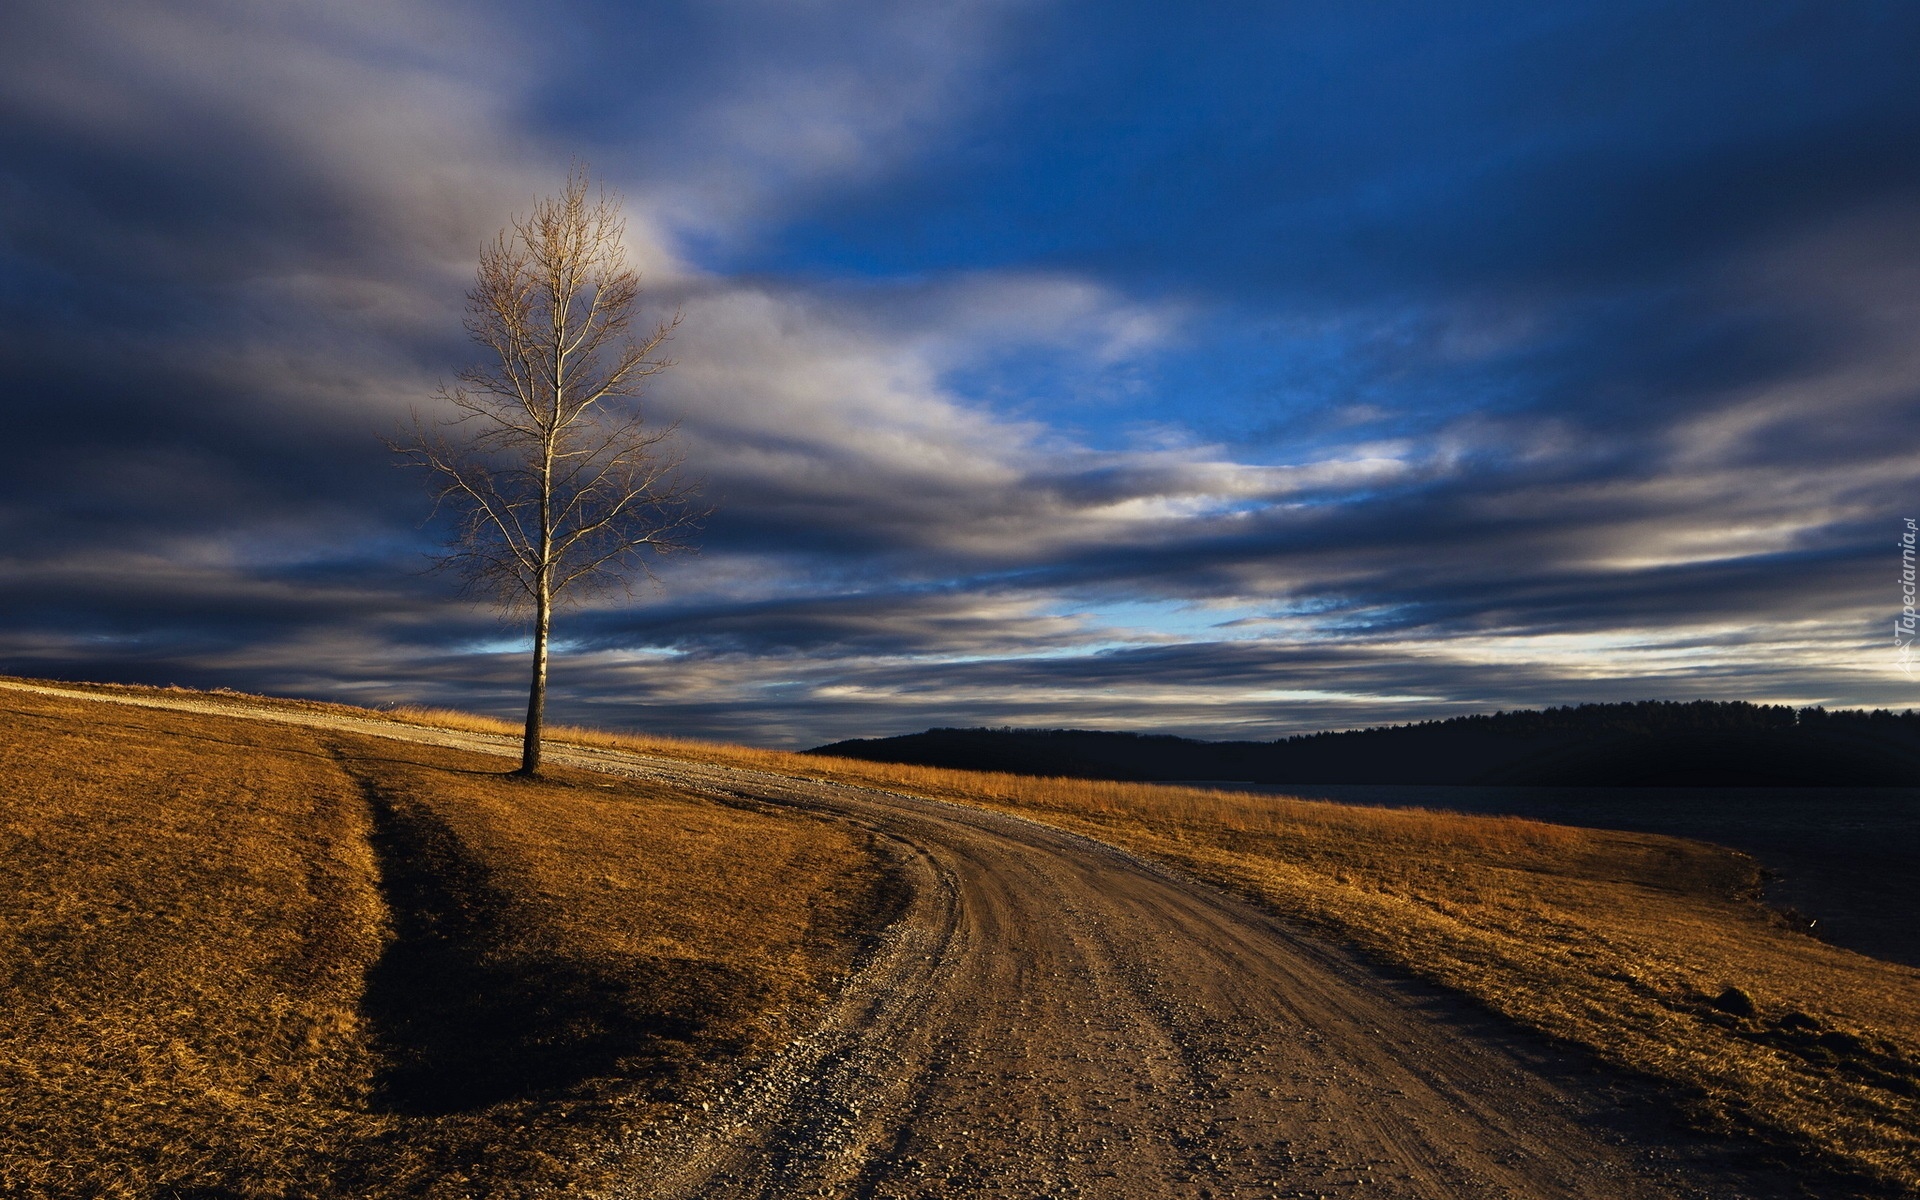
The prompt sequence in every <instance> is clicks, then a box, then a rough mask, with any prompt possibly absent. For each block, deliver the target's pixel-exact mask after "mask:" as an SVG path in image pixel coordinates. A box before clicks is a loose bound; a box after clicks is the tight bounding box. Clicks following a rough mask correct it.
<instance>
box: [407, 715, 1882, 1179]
mask: <svg viewBox="0 0 1920 1200" xmlns="http://www.w3.org/2000/svg"><path fill="white" fill-rule="evenodd" d="M393 715H395V716H396V717H402V718H404V719H409V720H420V721H426V722H438V723H445V724H453V725H460V726H462V727H465V728H471V729H475V730H491V731H495V732H503V731H509V730H510V729H511V728H512V727H511V726H508V725H504V724H502V723H499V722H490V721H488V720H487V719H486V718H476V717H472V716H470V715H466V714H455V713H449V712H445V711H437V710H428V709H414V710H396V711H395V713H394V714H393ZM557 736H559V737H563V738H566V739H569V740H574V741H578V742H580V743H583V744H593V745H602V746H610V747H612V746H618V747H623V748H627V749H632V750H637V751H641V752H644V753H649V754H657V755H661V756H665V757H681V758H689V759H695V760H698V761H707V762H726V763H732V764H734V765H738V766H742V767H749V768H752V769H756V770H765V771H775V772H779V773H783V774H790V775H796V776H801V777H805V778H814V779H828V780H833V781H836V782H841V783H848V784H854V785H858V786H864V787H873V788H880V789H885V790H890V791H897V792H903V793H909V794H913V795H918V796H926V797H931V798H935V799H943V800H950V801H953V802H956V803H961V804H970V805H979V806H983V807H987V808H993V809H998V810H1000V811H1003V812H1010V813H1015V814H1018V815H1020V816H1024V817H1028V818H1031V819H1034V820H1040V821H1045V822H1048V823H1050V824H1054V825H1058V826H1061V827H1063V828H1066V829H1071V830H1073V831H1075V832H1078V833H1082V834H1085V835H1087V836H1089V837H1094V838H1097V839H1099V840H1102V841H1106V842H1109V843H1112V844H1114V845H1118V846H1122V847H1124V848H1126V849H1128V850H1131V851H1133V852H1135V853H1138V854H1141V855H1144V856H1146V857H1149V858H1152V859H1156V860H1159V861H1161V862H1164V863H1168V864H1171V865H1173V866H1176V867H1179V868H1181V869H1184V870H1186V871H1189V872H1191V873H1192V874H1194V875H1197V876H1199V877H1201V878H1204V879H1207V880H1209V881H1211V882H1214V883H1216V884H1218V885H1220V886H1222V887H1225V888H1228V889H1230V890H1232V891H1235V892H1237V893H1239V894H1241V895H1243V896H1245V897H1247V898H1249V899H1251V900H1253V901H1254V902H1256V903H1259V904H1261V905H1263V906H1265V907H1266V908H1268V909H1269V910H1270V911H1272V912H1274V913H1275V914H1277V915H1278V916H1280V917H1281V918H1283V919H1285V920H1288V921H1290V922H1294V923H1296V924H1298V925H1301V926H1304V927H1307V928H1310V929H1313V930H1316V931H1318V932H1319V933H1321V934H1323V935H1324V936H1327V937H1329V938H1331V939H1333V940H1335V941H1337V942H1340V943H1342V944H1346V945H1350V946H1352V947H1354V948H1356V949H1358V950H1359V951H1361V952H1362V953H1363V954H1365V955H1367V956H1368V957H1370V958H1371V959H1373V960H1374V961H1376V962H1378V963H1381V964H1384V965H1386V966H1388V967H1391V968H1393V969H1395V970H1399V971H1404V972H1406V973H1408V974H1410V975H1413V976H1416V977H1419V978H1421V979H1425V980H1428V981H1430V982H1433V983H1437V984H1440V985H1442V986H1444V987H1447V988H1450V989H1453V990H1455V991H1458V992H1460V993H1463V994H1465V995H1467V996H1470V997H1472V998H1474V999H1475V1000H1477V1001H1479V1002H1480V1003H1481V1004H1483V1005H1485V1006H1486V1007H1487V1008H1488V1009H1490V1010H1492V1011H1493V1012H1496V1013H1498V1014H1500V1015H1502V1016H1504V1017H1506V1018H1509V1019H1511V1020H1513V1021H1515V1022H1518V1023H1519V1024H1521V1025H1523V1026H1526V1027H1528V1028H1531V1029H1534V1030H1538V1031H1540V1032H1543V1033H1546V1034H1548V1035H1550V1036H1551V1037H1553V1038H1556V1039H1559V1040H1561V1041H1563V1042H1566V1043H1570V1044H1572V1045H1575V1046H1578V1047H1581V1048H1583V1049H1584V1050H1586V1051H1588V1052H1591V1053H1592V1054H1593V1055H1594V1056H1595V1057H1597V1058H1598V1059H1599V1060H1601V1061H1602V1062H1605V1063H1607V1064H1610V1065H1612V1066H1614V1067H1616V1068H1622V1069H1625V1070H1628V1071H1630V1072H1633V1073H1635V1074H1637V1075H1641V1076H1645V1077H1648V1078H1651V1079H1654V1080H1657V1081H1659V1082H1660V1083H1661V1084H1663V1085H1664V1086H1665V1088H1666V1090H1667V1091H1668V1092H1669V1093H1670V1094H1671V1095H1672V1096H1673V1097H1674V1098H1675V1100H1676V1103H1677V1104H1678V1105H1679V1106H1680V1108H1681V1110H1682V1111H1683V1112H1684V1113H1685V1114H1686V1115H1687V1117H1688V1118H1689V1119H1690V1120H1691V1121H1693V1122H1694V1123H1696V1124H1697V1125H1698V1126H1700V1127H1701V1128H1703V1129H1706V1130H1709V1131H1712V1132H1716V1133H1730V1134H1734V1135H1737V1136H1742V1137H1746V1138H1750V1139H1753V1141H1754V1142H1755V1143H1756V1144H1758V1145H1760V1146H1764V1147H1768V1148H1770V1150H1771V1152H1773V1153H1777V1154H1778V1155H1780V1156H1781V1157H1782V1158H1783V1159H1784V1160H1786V1161H1789V1162H1797V1163H1800V1164H1802V1165H1805V1164H1809V1163H1811V1164H1814V1165H1816V1166H1817V1167H1819V1168H1821V1169H1826V1170H1831V1171H1833V1172H1836V1173H1838V1174H1839V1175H1842V1176H1847V1177H1854V1178H1858V1179H1860V1180H1862V1181H1866V1182H1869V1183H1870V1184H1871V1185H1873V1186H1878V1187H1884V1188H1887V1189H1891V1190H1892V1191H1893V1192H1894V1193H1896V1194H1920V970H1916V969H1914V968H1913V967H1910V966H1906V965H1903V964H1899V963H1892V962H1886V961H1882V960H1879V959H1874V958H1870V957H1867V956H1865V955H1861V954H1858V953H1854V952H1852V951H1849V950H1845V949H1841V948H1839V947H1836V946H1832V945H1828V944H1826V943H1824V942H1821V941H1819V940H1816V939H1815V938H1813V937H1811V936H1808V934H1807V933H1806V932H1804V930H1803V928H1802V927H1801V925H1800V923H1799V922H1796V921H1792V920H1789V919H1788V918H1787V917H1786V916H1784V915H1783V914H1781V913H1780V912H1778V911H1776V910H1774V909H1772V908H1770V907H1769V906H1767V905H1766V904H1765V903H1764V900H1763V885H1764V882H1765V876H1764V872H1763V871H1762V869H1761V867H1760V865H1759V863H1757V862H1756V861H1755V860H1754V859H1753V858H1751V857H1749V856H1748V855H1745V854H1742V853H1740V852H1738V851H1734V850H1730V849H1727V848H1724V847H1721V846H1717V845H1712V844H1709V843H1705V842H1700V841H1693V840H1689V839H1684V838H1677V837H1671V836H1664V835H1660V834H1654V833H1644V832H1631V831H1619V830H1603V829H1589V828H1580V827H1574V826H1567V825H1555V824H1549V823H1546V822H1542V821H1536V820H1530V819H1525V818H1520V817H1511V816H1484V815H1472V814H1464V813H1455V812H1447V811H1435V810H1424V809H1407V808H1380V807H1365V806H1355V805H1345V804H1338V803H1332V802H1327V801H1314V800H1302V799H1297V798H1289V797H1284V796H1273V795H1265V794H1249V793H1233V792H1222V791H1216V790H1202V789H1194V788H1181V787H1170V786H1165V785H1156V784H1132V783H1118V782H1107V781H1099V780H1081V779H1059V778H1053V779H1047V778H1035V777H1031V776H1022V775H1004V774H989V773H983V772H972V771H958V770H947V769H942V768H932V767H916V766H907V765H900V764H886V763H873V762H867V761H864V760H857V759H833V758H823V757H817V756H813V755H801V754H791V753H785V752H781V751H772V750H764V749H756V748H752V747H743V746H723V745H716V744H711V743H703V742H688V741H681V740H675V739H665V738H651V737H642V736H630V735H618V734H609V733H606V732H604V731H594V730H584V729H573V730H565V731H561V732H559V733H558V734H557Z"/></svg>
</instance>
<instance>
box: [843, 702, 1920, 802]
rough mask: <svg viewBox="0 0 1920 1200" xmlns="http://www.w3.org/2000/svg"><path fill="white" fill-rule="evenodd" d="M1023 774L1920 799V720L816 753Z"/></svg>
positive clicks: (944, 743) (1844, 718) (1611, 710)
mask: <svg viewBox="0 0 1920 1200" xmlns="http://www.w3.org/2000/svg"><path fill="white" fill-rule="evenodd" d="M808 753H811V754H819V755H828V756H835V757H842V758H861V759H866V760H868V761H871V762H895V763H912V764H917V765H920V766H931V767H949V768H954V769H959V770H980V771H1004V772H1007V773H1009V774H1016V775H1040V776H1054V775H1057V776H1066V777H1071V778H1081V779H1114V780H1135V781H1154V780H1239V781H1244V782H1249V783H1262V784H1333V783H1365V784H1477V785H1529V786H1550V787H1641V786H1646V787H1882V786H1916V785H1920V714H1915V713H1913V712H1911V711H1909V712H1905V713H1890V712H1884V711H1879V712H1851V711H1841V712H1827V711H1826V710H1824V709H1818V708H1805V709H1797V710H1796V709H1792V708H1787V707H1784V706H1764V705H1755V704H1746V703H1741V702H1729V703H1718V702H1713V701H1705V700H1701V701H1694V702H1691V703H1677V702H1670V701H1643V702H1640V703H1634V704H1583V705H1579V706H1576V707H1567V708H1550V709H1546V710H1544V711H1523V712H1503V713H1494V714H1492V715H1488V716H1467V717H1454V718H1451V719H1449V720H1445V721H1426V722H1421V723H1419V724H1415V725H1400V726H1391V727H1381V728H1374V729H1361V730H1351V731H1346V732H1330V733H1315V734H1306V735H1302V736H1296V737H1289V738H1283V739H1280V740H1278V741H1273V742H1206V741H1197V740H1193V739H1189V738H1180V737H1172V736H1167V735H1150V734H1136V733H1103V732H1095V731H1090V730H1072V729H931V730H928V731H926V732H925V733H916V734H907V735H904V736H900V737H889V738H872V739H854V740H851V741H843V742H835V743H833V744H831V745H826V746H820V747H818V748H816V749H814V750H811V751H808Z"/></svg>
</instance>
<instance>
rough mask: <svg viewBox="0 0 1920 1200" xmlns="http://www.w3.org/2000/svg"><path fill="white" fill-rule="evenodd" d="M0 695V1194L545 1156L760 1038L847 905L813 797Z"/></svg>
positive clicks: (571, 1156) (856, 899) (470, 1189)
mask: <svg viewBox="0 0 1920 1200" xmlns="http://www.w3.org/2000/svg"><path fill="white" fill-rule="evenodd" d="M0 705H3V706H4V708H5V710H6V714H5V718H4V724H0V786H3V787H4V789H5V794H6V796H7V798H8V802H9V803H8V810H7V814H6V816H5V818H4V820H0V1094H4V1095H5V1097H6V1103H5V1105H4V1106H3V1107H0V1194H5V1195H9V1196H31V1197H55V1196H58V1197H68V1196H80V1195H86V1196H111V1197H163V1196H167V1197H171V1196H196V1197H200V1198H202V1200H212V1198H214V1197H243V1196H244V1197H295V1196H298V1197H309V1196H332V1195H341V1196H349V1195H350V1196H356V1197H360V1196H368V1197H371V1196H402V1195H409V1196H413V1195H417V1196H467V1195H487V1196H510V1195H522V1194H532V1193H534V1192H538V1191H540V1190H541V1189H542V1188H553V1187H559V1186H562V1185H568V1184H570V1185H579V1184H582V1183H583V1182H586V1181H587V1180H588V1179H589V1178H590V1177H591V1175H592V1170H591V1169H590V1168H589V1167H587V1166H586V1165H584V1164H585V1161H586V1159H585V1157H584V1150H585V1147H586V1146H587V1145H588V1144H589V1142H590V1141H592V1140H593V1139H595V1138H601V1139H603V1138H604V1136H605V1134H606V1133H607V1131H608V1130H610V1129H612V1128H615V1127H619V1126H622V1125H625V1124H629V1123H633V1122H639V1121H644V1120H645V1119H647V1117H648V1114H649V1113H651V1112H652V1111H654V1109H655V1108H656V1107H657V1106H658V1105H659V1104H661V1103H663V1102H665V1101H666V1100H668V1099H670V1098H671V1097H672V1096H674V1095H675V1094H677V1093H678V1092H680V1091H682V1090H683V1089H684V1088H686V1087H687V1086H688V1085H690V1084H692V1083H694V1082H696V1081H697V1080H698V1079H699V1078H700V1077H701V1076H702V1074H703V1073H704V1072H707V1071H710V1070H711V1069H712V1065H713V1064H714V1063H716V1062H719V1061H722V1060H724V1059H725V1058H726V1056H728V1055H730V1054H735V1053H738V1052H741V1051H743V1050H745V1049H747V1048H749V1047H753V1046H758V1045H764V1044H767V1043H769V1042H771V1041H775V1040H778V1039H779V1038H780V1037H781V1036H782V1032H783V1029H784V1028H785V1025H786V1024H787V1023H788V1022H790V1021H791V1020H792V1018H793V1016H794V1015H795V1013H796V1012H798V1011H803V1010H804V1009H806V1008H807V1007H808V1006H809V1005H811V1004H813V1003H815V1002H816V1001H817V1000H818V998H819V997H820V994H821V989H822V987H823V986H824V981H825V980H826V979H827V978H829V977H831V976H833V975H837V974H839V973H842V972H844V971H845V970H846V969H847V967H848V964H849V961H850V959H851V956H852V954H853V953H854V950H855V947H856V945H857V944H858V941H859V937H860V934H861V932H862V923H863V922H865V921H867V920H868V919H869V917H870V913H869V912H868V910H867V908H866V904H867V902H868V900H869V899H870V897H871V895H872V892H873V886H874V884H875V882H876V881H875V879H874V877H873V874H872V871H871V868H870V866H869V865H868V864H869V861H870V856H869V855H868V853H867V851H866V848H865V847H864V846H862V845H861V844H859V843H858V842H857V841H856V839H855V837H854V836H853V835H851V834H849V833H847V832H846V831H844V830H842V829H839V828H837V827H834V826H831V825H827V824H824V823H821V822H817V821H812V820H808V819H802V818H796V817H792V816H785V815H770V814H762V813H756V812H747V811H742V810H738V809H733V808H727V807H722V806H719V805H716V804H713V803H710V802H708V801H705V800H702V799H699V798H696V797H691V796H685V795H677V794H674V793H673V792H671V791H669V790H665V789H662V788H660V787H657V786H648V785H642V784H638V783H632V782H626V781H612V780H609V779H607V778H606V777H603V776H594V775H586V774H583V773H570V772H556V773H554V775H553V777H552V778H551V779H549V780H546V781H543V782H540V783H536V784H528V783H521V782H517V781H513V780H510V779H507V778H505V777H503V776H502V775H501V774H500V772H501V770H502V764H501V763H500V762H499V760H497V759H491V758H480V757H477V756H470V755H463V754H458V753H454V752H449V751H439V750H433V749H430V748H421V747H413V746H407V745H404V744H402V743H398V742H394V741H391V740H388V739H371V738H352V737H344V736H337V735H328V734H323V733H319V732H316V731H310V730H303V729H299V728H294V727H287V726H276V725H271V724H263V723H260V722H253V721H245V720H234V719H227V718H220V717H207V716H200V715H192V714H182V713H172V712H162V711H153V710H141V709H128V708H119V707H117V706H115V707H111V708H103V707H102V706H99V705H95V704H88V703H85V702H70V701H64V700H57V699H51V698H45V697H39V696H31V695H25V694H21V693H11V692H10V693H7V694H6V695H5V697H4V698H3V699H0ZM742 897H751V898H752V902H751V903H742V901H741V898H742Z"/></svg>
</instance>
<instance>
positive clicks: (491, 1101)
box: [361, 779, 751, 1116]
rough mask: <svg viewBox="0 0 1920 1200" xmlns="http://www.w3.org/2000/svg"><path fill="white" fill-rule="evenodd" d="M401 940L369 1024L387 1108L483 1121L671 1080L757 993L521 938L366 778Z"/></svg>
mask: <svg viewBox="0 0 1920 1200" xmlns="http://www.w3.org/2000/svg"><path fill="white" fill-rule="evenodd" d="M361 785H362V788H363V790H364V791H365V792H366V795H367V799H368V802H369V805H370V807H371V809H372V813H373V826H374V828H373V839H372V840H373V845H374V848H375V851H376V853H377V854H378V856H379V862H380V872H381V879H382V889H383V891H384V893H385V898H386V901H387V905H388V908H389V910H390V912H391V919H392V922H393V938H392V941H391V942H390V943H389V944H388V946H387V949H386V951H385V953H384V954H383V955H382V957H381V959H380V961H379V962H378V963H377V964H376V965H375V966H374V967H373V969H372V970H371V971H370V972H369V973H368V976H367V987H366V992H365V995H364V997H363V999H362V1012H363V1015H364V1016H365V1017H366V1018H367V1020H368V1022H369V1025H370V1027H371V1029H372V1032H373V1038H374V1042H375V1044H376V1046H377V1047H378V1048H379V1050H380V1051H381V1054H382V1057H383V1060H384V1064H385V1065H384V1068H383V1069H382V1070H381V1071H380V1073H379V1075H378V1077H377V1078H376V1081H375V1090H374V1095H373V1097H372V1101H373V1107H374V1108H375V1109H376V1110H378V1111H386V1112H393V1113H402V1114H409V1115H421V1116H427V1115H445V1114H450V1113H460V1112H471V1111H474V1110H477V1109H482V1108H487V1107H489V1106H492V1105H495V1104H499V1103H502V1102H506V1101H512V1100H521V1099H529V1098H533V1097H537V1096H541V1095H550V1094H554V1093H558V1092H564V1091H567V1090H570V1089H573V1088H576V1087H578V1086H579V1085H581V1084H582V1083H584V1082H586V1081H588V1080H591V1079H595V1078H601V1077H607V1076H612V1075H619V1076H623V1077H625V1078H627V1079H635V1078H639V1079H647V1078H651V1079H653V1080H655V1081H656V1082H661V1083H664V1082H666V1081H668V1080H669V1079H670V1078H671V1077H673V1076H674V1075H676V1074H679V1073H680V1072H681V1071H683V1070H684V1069H685V1068H686V1066H687V1065H688V1064H689V1063H690V1062H692V1061H693V1060H694V1059H695V1058H696V1055H695V1053H694V1047H693V1045H692V1044H693V1043H694V1042H695V1041H696V1040H701V1041H706V1040H710V1039H709V1038H707V1037H706V1036H704V1035H708V1034H710V1032H711V1030H710V1026H711V1024H712V1017H713V1014H714V1012H715V1009H716V1002H718V1001H721V1000H722V998H732V997H737V996H738V995H739V992H740V990H741V989H742V988H743V987H750V986H751V984H750V983H749V981H747V980H745V979H744V978H742V977H739V976H737V975H736V974H735V973H734V972H730V971H726V970H724V969H721V968H718V967H716V966H714V965H713V964H708V963H699V962H688V961H685V960H669V961H667V962H665V963H657V962H648V961H645V960H630V961H629V962H625V963H621V964H619V970H618V972H617V973H616V972H615V971H613V970H611V969H609V968H608V967H606V966H602V965H596V964H594V963H588V962H581V961H577V960H572V959H569V958H566V957H564V956H562V955H559V954H556V953H553V952H551V951H548V950H542V949H539V948H537V947H536V948H529V947H528V945H527V943H526V940H524V939H514V938H513V937H512V931H513V929H514V924H515V913H514V911H513V909H514V902H513V900H512V898H511V896H510V895H509V894H508V893H506V892H505V891H503V890H502V889H501V888H500V887H499V886H498V885H497V883H496V882H495V880H494V879H493V878H492V876H491V873H490V872H489V871H488V869H487V868H486V866H485V864H484V863H482V862H480V861H479V860H478V859H477V858H475V857H474V856H473V855H472V854H471V853H470V852H469V850H468V849H467V847H465V846H464V845H463V844H462V843H461V841H460V839H459V837H458V835H457V834H455V832H454V831H453V830H452V829H450V828H448V827H447V825H446V824H445V823H444V822H442V821H441V820H440V819H439V818H438V817H436V816H435V815H434V814H433V813H432V812H431V811H430V810H429V809H428V808H427V807H426V806H424V805H422V804H419V803H416V802H412V801H409V800H406V799H404V798H396V797H387V796H384V795H382V794H381V793H380V790H379V789H378V788H377V787H375V786H372V785H371V784H370V783H369V782H368V781H366V780H364V779H363V780H361Z"/></svg>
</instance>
